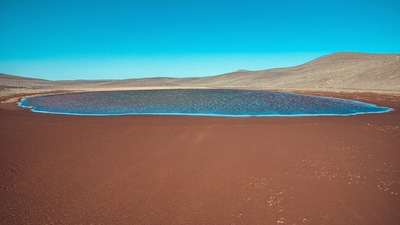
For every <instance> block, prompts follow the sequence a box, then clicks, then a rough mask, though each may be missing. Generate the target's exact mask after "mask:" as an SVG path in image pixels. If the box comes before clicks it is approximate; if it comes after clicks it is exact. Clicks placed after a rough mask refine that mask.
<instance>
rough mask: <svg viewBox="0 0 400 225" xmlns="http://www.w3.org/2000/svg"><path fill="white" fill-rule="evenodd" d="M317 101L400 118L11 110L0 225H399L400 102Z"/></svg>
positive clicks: (0, 118)
mask: <svg viewBox="0 0 400 225" xmlns="http://www.w3.org/2000/svg"><path fill="white" fill-rule="evenodd" d="M307 93H310V92H307ZM312 94H320V95H325V96H335V97H346V98H349V99H357V100H363V101H366V102H371V103H376V104H379V105H383V106H389V107H392V108H394V109H395V110H394V111H392V112H389V113H383V114H367V115H357V116H325V117H282V118H272V117H249V118H223V117H192V116H107V117H90V116H89V117H88V116H84V117H82V116H68V115H52V114H41V113H33V112H31V111H29V110H28V109H23V108H20V107H17V106H16V104H15V103H3V104H0V105H1V107H0V125H1V126H0V137H1V141H0V149H1V151H0V184H1V190H0V202H2V206H1V207H0V224H396V223H397V222H398V221H400V214H399V213H398V212H399V209H400V149H399V146H400V113H399V109H400V98H399V97H398V96H396V95H384V94H375V93H337V92H332V93H329V92H323V93H322V92H312Z"/></svg>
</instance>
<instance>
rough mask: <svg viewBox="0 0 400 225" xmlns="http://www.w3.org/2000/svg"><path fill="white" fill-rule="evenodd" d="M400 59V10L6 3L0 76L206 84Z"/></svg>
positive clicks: (340, 2) (0, 3) (384, 4)
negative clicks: (241, 73) (327, 60)
mask: <svg viewBox="0 0 400 225" xmlns="http://www.w3.org/2000/svg"><path fill="white" fill-rule="evenodd" d="M336 51H360V52H377V53H391V52H393V53H394V52H397V53H398V52H400V1H398V0H363V1H362V0H354V1H352V0H337V1H329V0H327V1H321V0H319V1H311V0H304V1H303V0H302V1H299V0H276V1H268V0H243V1H236V0H197V1H193V0H165V1H162V0H141V1H139V0H131V1H128V0H105V1H102V0H85V1H83V0H0V72H3V73H10V74H17V75H23V76H31V77H38V78H45V79H56V80H58V79H96V78H101V79H106V78H111V79H118V78H131V77H132V78H133V77H149V76H172V77H187V76H202V75H204V76H206V75H215V74H219V73H224V72H230V71H233V70H238V69H250V70H255V69H266V68H272V67H281V66H291V65H297V64H300V63H303V62H305V61H308V60H310V59H312V58H314V57H317V56H320V55H323V54H327V53H331V52H336Z"/></svg>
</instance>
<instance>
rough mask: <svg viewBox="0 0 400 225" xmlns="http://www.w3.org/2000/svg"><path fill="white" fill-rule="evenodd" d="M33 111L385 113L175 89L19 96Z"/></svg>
mask: <svg viewBox="0 0 400 225" xmlns="http://www.w3.org/2000/svg"><path fill="white" fill-rule="evenodd" d="M19 106H22V107H27V108H31V109H32V111H35V112H44V113H55V114H73V115H124V114H172V115H210V116H317V115H354V114H363V113H382V112H388V111H390V110H391V108H387V107H382V106H376V105H373V104H369V103H364V102H360V101H354V100H346V99H339V98H329V97H318V96H310V95H300V94H293V93H283V92H275V91H253V90H233V89H176V90H135V91H104V92H82V93H68V94H52V95H42V96H36V97H29V98H23V99H22V100H21V101H20V102H19Z"/></svg>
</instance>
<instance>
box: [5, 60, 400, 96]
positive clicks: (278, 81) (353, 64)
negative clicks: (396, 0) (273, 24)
mask: <svg viewBox="0 0 400 225" xmlns="http://www.w3.org/2000/svg"><path fill="white" fill-rule="evenodd" d="M206 87H209V88H247V89H275V90H311V91H368V92H392V93H400V54H369V53H351V52H339V53H333V54H329V55H325V56H322V57H319V58H317V59H314V60H312V61H310V62H307V63H305V64H302V65H299V66H294V67H288V68H277V69H269V70H259V71H247V70H239V71H237V72H232V73H227V74H222V75H217V76H209V77H201V78H167V77H159V78H145V79H127V80H77V81H49V80H41V79H31V78H25V77H19V76H13V75H7V74H0V97H1V96H3V97H4V96H9V95H16V94H25V93H38V92H51V91H63V90H76V91H82V90H121V89H137V88H206Z"/></svg>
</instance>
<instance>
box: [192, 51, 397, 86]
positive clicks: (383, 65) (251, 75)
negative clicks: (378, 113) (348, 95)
mask: <svg viewBox="0 0 400 225" xmlns="http://www.w3.org/2000/svg"><path fill="white" fill-rule="evenodd" d="M190 84H192V85H193V84H199V85H206V86H219V87H252V88H267V89H268V88H270V89H276V88H278V89H285V88H287V89H318V90H321V89H322V90H369V91H374V90H376V91H400V54H367V53H333V54H330V55H326V56H322V57H319V58H317V59H314V60H312V61H310V62H307V63H305V64H302V65H299V66H295V67H289V68H278V69H270V70H261V71H246V72H241V71H239V72H234V73H228V74H223V75H219V76H213V77H206V78H202V79H199V80H196V81H193V82H190Z"/></svg>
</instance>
